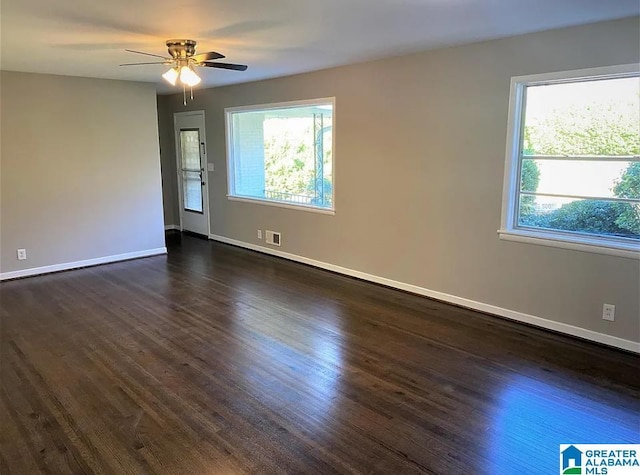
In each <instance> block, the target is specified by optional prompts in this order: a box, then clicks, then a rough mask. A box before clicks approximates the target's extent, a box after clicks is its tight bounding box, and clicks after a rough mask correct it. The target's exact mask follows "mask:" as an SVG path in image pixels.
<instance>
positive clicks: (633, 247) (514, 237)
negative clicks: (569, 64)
mask: <svg viewBox="0 0 640 475" xmlns="http://www.w3.org/2000/svg"><path fill="white" fill-rule="evenodd" d="M639 73H640V64H638V63H634V64H625V65H618V66H607V67H602V68H590V69H579V70H574V71H563V72H554V73H545V74H534V75H528V76H516V77H512V78H511V88H510V93H509V116H508V123H507V148H506V153H505V167H504V186H503V192H502V220H501V226H500V229H499V230H498V234H499V236H500V239H504V240H508V241H517V242H524V243H529V244H539V245H543V246H552V247H559V248H564V249H574V250H578V251H586V252H595V253H600V254H609V255H614V256H620V257H627V258H634V259H640V243H639V242H638V241H637V240H635V239H631V238H618V237H605V236H596V235H588V234H586V233H585V234H580V233H571V232H563V231H555V230H547V229H533V228H523V227H519V226H518V225H517V213H518V191H519V186H520V185H519V183H520V167H521V160H520V154H521V149H522V142H523V129H524V112H525V106H526V104H525V94H524V91H525V89H526V87H528V86H539V85H545V84H561V83H572V82H578V81H587V80H592V79H594V78H596V77H597V78H600V79H605V78H606V79H613V78H624V77H634V76H638V74H639Z"/></svg>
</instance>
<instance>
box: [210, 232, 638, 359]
mask: <svg viewBox="0 0 640 475" xmlns="http://www.w3.org/2000/svg"><path fill="white" fill-rule="evenodd" d="M209 239H212V240H214V241H219V242H223V243H226V244H232V245H234V246H238V247H243V248H245V249H251V250H253V251H258V252H262V253H264V254H270V255H272V256H277V257H282V258H284V259H289V260H292V261H296V262H300V263H302V264H308V265H311V266H314V267H319V268H321V269H325V270H329V271H332V272H337V273H339V274H344V275H348V276H350V277H356V278H358V279H362V280H367V281H369V282H374V283H376V284H382V285H386V286H387V287H393V288H394V289H399V290H404V291H406V292H411V293H413V294H418V295H423V296H425V297H430V298H433V299H437V300H442V301H444V302H448V303H451V304H454V305H458V306H461V307H466V308H470V309H473V310H478V311H480V312H485V313H490V314H493V315H497V316H499V317H504V318H508V319H510V320H515V321H517V322H522V323H527V324H529V325H534V326H536V327H541V328H545V329H547V330H553V331H556V332H559V333H565V334H567V335H572V336H576V337H578V338H583V339H585V340H590V341H594V342H596V343H601V344H604V345H608V346H613V347H615V348H620V349H622V350H627V351H632V352H634V353H640V343H638V342H635V341H632V340H625V339H623V338H618V337H615V336H611V335H606V334H604V333H598V332H594V331H592V330H587V329H585V328H580V327H576V326H573V325H568V324H566V323H560V322H555V321H553V320H548V319H546V318H542V317H536V316H534V315H529V314H526V313H522V312H518V311H516V310H510V309H507V308H502V307H497V306H495V305H490V304H486V303H482V302H478V301H475V300H470V299H467V298H464V297H458V296H456V295H450V294H446V293H444V292H438V291H436V290H430V289H425V288H424V287H418V286H417V285H412V284H406V283H404V282H398V281H396V280H391V279H387V278H385V277H380V276H377V275H373V274H367V273H365V272H360V271H357V270H353V269H349V268H347V267H341V266H337V265H334V264H328V263H326V262H321V261H316V260H314V259H309V258H308V257H303V256H299V255H297V254H290V253H288V252H284V251H278V250H276V249H271V248H268V247H263V246H258V245H256V244H251V243H247V242H244V241H238V240H235V239H231V238H227V237H224V236H217V235H215V234H211V235H209Z"/></svg>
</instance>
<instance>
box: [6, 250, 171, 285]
mask: <svg viewBox="0 0 640 475" xmlns="http://www.w3.org/2000/svg"><path fill="white" fill-rule="evenodd" d="M166 253H167V248H166V247H158V248H156V249H147V250H144V251H136V252H127V253H125V254H116V255H114V256H104V257H97V258H95V259H86V260H84V261H75V262H64V263H62V264H54V265H51V266H43V267H32V268H31V269H23V270H16V271H13V272H3V273H0V281H2V280H9V279H17V278H19V277H31V276H34V275H40V274H49V273H51V272H60V271H63V270H70V269H77V268H79V267H90V266H97V265H100V264H110V263H112V262H119V261H128V260H130V259H138V258H140V257H149V256H158V255H160V254H166Z"/></svg>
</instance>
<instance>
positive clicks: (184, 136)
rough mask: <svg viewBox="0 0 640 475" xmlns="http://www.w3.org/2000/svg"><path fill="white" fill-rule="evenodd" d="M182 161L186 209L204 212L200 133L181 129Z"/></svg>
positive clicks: (183, 199) (183, 197)
mask: <svg viewBox="0 0 640 475" xmlns="http://www.w3.org/2000/svg"><path fill="white" fill-rule="evenodd" d="M180 151H181V154H180V155H181V161H182V193H183V196H182V201H183V205H184V209H185V210H186V211H195V212H198V213H202V211H203V209H202V173H201V169H200V133H199V131H198V129H195V130H181V131H180Z"/></svg>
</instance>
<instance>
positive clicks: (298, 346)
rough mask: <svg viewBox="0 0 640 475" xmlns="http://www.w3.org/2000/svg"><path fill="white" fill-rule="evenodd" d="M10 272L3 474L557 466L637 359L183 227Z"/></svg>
mask: <svg viewBox="0 0 640 475" xmlns="http://www.w3.org/2000/svg"><path fill="white" fill-rule="evenodd" d="M169 241H170V242H169V246H170V252H169V255H168V256H161V257H152V258H147V259H141V260H136V261H129V262H122V263H117V264H111V265H105V266H100V267H93V268H87V269H81V270H77V271H71V272H65V273H59V274H51V275H46V276H41V277H35V278H30V279H24V280H16V281H10V282H5V283H2V284H1V285H0V292H1V294H0V308H1V312H2V313H1V318H2V327H1V331H2V333H1V346H0V351H1V354H0V357H1V360H0V364H1V367H0V371H1V373H0V374H1V379H2V381H1V382H2V393H1V398H0V473H2V474H3V475H5V474H36V473H56V474H57V473H106V474H126V473H170V474H210V473H214V474H217V473H221V474H226V473H245V472H251V473H333V472H340V473H393V474H404V473H440V474H482V473H487V474H489V473H491V474H514V473H519V474H537V473H559V470H558V459H559V444H560V443H613V442H615V443H638V442H640V434H639V431H640V403H639V400H638V396H639V389H640V376H639V371H638V370H639V367H640V358H639V357H637V356H635V355H632V354H627V353H624V352H621V351H616V350H613V349H608V348H604V347H601V346H598V345H595V344H589V343H586V342H582V341H579V340H576V339H572V338H569V337H564V336H561V335H557V334H553V333H548V332H545V331H542V330H538V329H534V328H529V327H526V326H523V325H519V324H516V323H513V322H509V321H505V320H501V319H498V318H495V317H491V316H487V315H482V314H479V313H476V312H473V311H470V310H465V309H461V308H457V307H453V306H450V305H447V304H444V303H440V302H436V301H432V300H429V299H425V298H422V297H418V296H413V295H409V294H406V293H402V292H398V291H394V290H391V289H387V288H384V287H380V286H376V285H373V284H369V283H366V282H361V281H358V280H354V279H350V278H347V277H343V276H339V275H334V274H331V273H328V272H324V271H321V270H318V269H314V268H311V267H306V266H303V265H300V264H296V263H292V262H288V261H284V260H280V259H277V258H272V257H268V256H264V255H261V254H257V253H253V252H250V251H246V250H242V249H239V248H235V247H231V246H227V245H223V244H218V243H214V242H208V241H205V240H200V239H197V238H193V237H187V236H181V235H180V234H177V233H176V234H173V235H172V236H171V237H170V240H169Z"/></svg>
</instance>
